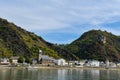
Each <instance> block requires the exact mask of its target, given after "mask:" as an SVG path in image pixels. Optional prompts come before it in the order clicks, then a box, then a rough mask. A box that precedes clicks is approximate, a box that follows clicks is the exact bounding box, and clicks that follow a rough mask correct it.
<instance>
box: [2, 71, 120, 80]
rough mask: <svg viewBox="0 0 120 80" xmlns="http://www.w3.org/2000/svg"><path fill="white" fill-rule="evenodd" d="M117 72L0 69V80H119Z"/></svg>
mask: <svg viewBox="0 0 120 80" xmlns="http://www.w3.org/2000/svg"><path fill="white" fill-rule="evenodd" d="M119 75H120V71H119V70H83V69H80V70H79V69H40V70H26V69H0V80H119V79H120V77H119Z"/></svg>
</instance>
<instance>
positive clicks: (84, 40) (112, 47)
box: [67, 30, 120, 61]
mask: <svg viewBox="0 0 120 80" xmlns="http://www.w3.org/2000/svg"><path fill="white" fill-rule="evenodd" d="M103 40H104V41H103ZM67 50H70V51H71V52H72V53H73V54H75V55H76V56H78V57H79V58H80V59H96V60H102V61H105V60H106V59H109V60H110V61H119V59H120V37H119V36H116V35H113V34H112V33H109V32H107V31H101V30H91V31H88V32H85V33H84V34H83V35H82V36H81V37H80V38H78V39H77V40H75V41H73V42H72V43H71V44H69V45H68V46H67Z"/></svg>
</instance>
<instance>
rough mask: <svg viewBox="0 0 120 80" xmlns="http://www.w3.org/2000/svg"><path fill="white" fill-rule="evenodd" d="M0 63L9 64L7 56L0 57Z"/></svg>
mask: <svg viewBox="0 0 120 80" xmlns="http://www.w3.org/2000/svg"><path fill="white" fill-rule="evenodd" d="M0 64H1V65H9V64H10V62H9V59H8V58H1V59H0Z"/></svg>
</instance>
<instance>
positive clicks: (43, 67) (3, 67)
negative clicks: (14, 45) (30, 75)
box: [0, 65, 120, 70]
mask: <svg viewBox="0 0 120 80" xmlns="http://www.w3.org/2000/svg"><path fill="white" fill-rule="evenodd" d="M31 67H32V69H78V70H79V69H85V70H120V68H104V67H70V66H38V65H37V66H35V65H34V66H31ZM27 68H28V66H11V65H0V69H27Z"/></svg>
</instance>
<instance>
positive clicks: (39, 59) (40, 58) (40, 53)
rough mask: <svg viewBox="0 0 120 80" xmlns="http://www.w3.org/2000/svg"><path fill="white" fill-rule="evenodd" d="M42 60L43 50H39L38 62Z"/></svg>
mask: <svg viewBox="0 0 120 80" xmlns="http://www.w3.org/2000/svg"><path fill="white" fill-rule="evenodd" d="M41 60H42V50H39V52H38V63H41Z"/></svg>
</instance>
